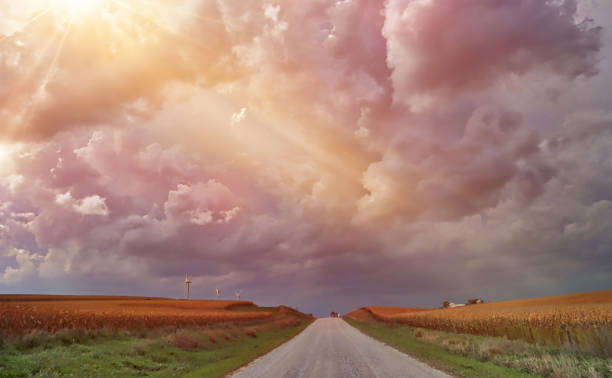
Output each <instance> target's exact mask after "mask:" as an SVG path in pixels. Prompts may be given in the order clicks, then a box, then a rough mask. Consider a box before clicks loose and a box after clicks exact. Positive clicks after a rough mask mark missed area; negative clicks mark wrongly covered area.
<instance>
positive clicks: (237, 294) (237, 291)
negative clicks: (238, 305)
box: [234, 290, 240, 301]
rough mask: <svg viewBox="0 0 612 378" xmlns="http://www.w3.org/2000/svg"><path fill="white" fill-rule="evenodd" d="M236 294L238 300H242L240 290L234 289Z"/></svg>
mask: <svg viewBox="0 0 612 378" xmlns="http://www.w3.org/2000/svg"><path fill="white" fill-rule="evenodd" d="M234 295H236V300H237V301H239V300H240V290H234Z"/></svg>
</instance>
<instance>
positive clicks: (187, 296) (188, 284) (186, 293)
mask: <svg viewBox="0 0 612 378" xmlns="http://www.w3.org/2000/svg"><path fill="white" fill-rule="evenodd" d="M190 285H191V280H190V279H189V277H188V276H187V273H185V299H189V286H190Z"/></svg>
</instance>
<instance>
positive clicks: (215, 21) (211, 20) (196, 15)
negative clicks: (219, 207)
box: [137, 0, 223, 25]
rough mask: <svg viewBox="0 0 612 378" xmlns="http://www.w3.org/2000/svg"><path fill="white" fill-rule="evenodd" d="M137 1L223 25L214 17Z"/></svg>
mask: <svg viewBox="0 0 612 378" xmlns="http://www.w3.org/2000/svg"><path fill="white" fill-rule="evenodd" d="M137 1H138V2H140V3H145V4H148V5H150V6H158V7H161V8H164V10H165V11H167V12H174V13H179V14H182V15H186V16H188V17H191V18H195V19H197V20H200V21H208V22H212V23H215V24H220V25H223V21H221V20H217V19H215V18H212V17H205V16H202V15H199V14H193V13H191V12H188V11H185V10H177V9H176V8H173V7H170V6H168V5H164V4H162V3H159V2H158V3H155V2H153V1H150V0H137Z"/></svg>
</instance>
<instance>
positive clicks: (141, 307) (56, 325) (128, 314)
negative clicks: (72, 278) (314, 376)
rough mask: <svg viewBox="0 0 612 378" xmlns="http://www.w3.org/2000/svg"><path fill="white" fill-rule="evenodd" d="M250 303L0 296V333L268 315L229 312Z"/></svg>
mask: <svg viewBox="0 0 612 378" xmlns="http://www.w3.org/2000/svg"><path fill="white" fill-rule="evenodd" d="M235 306H240V307H243V308H244V307H245V306H246V307H248V306H253V304H252V302H246V301H242V302H236V301H195V300H193V301H182V300H172V299H153V298H129V297H128V298H126V297H84V296H80V297H62V296H0V335H2V336H23V335H26V334H29V333H31V332H32V331H44V332H48V333H56V332H58V331H60V330H98V329H103V328H109V329H113V330H119V329H146V330H149V329H153V328H159V327H164V326H174V327H182V326H205V325H210V324H215V323H220V322H236V323H243V322H245V321H254V320H264V319H268V318H270V317H272V314H271V313H270V312H265V311H255V309H256V307H253V309H254V311H253V312H249V311H248V310H247V311H244V310H242V311H232V310H231V308H232V307H235Z"/></svg>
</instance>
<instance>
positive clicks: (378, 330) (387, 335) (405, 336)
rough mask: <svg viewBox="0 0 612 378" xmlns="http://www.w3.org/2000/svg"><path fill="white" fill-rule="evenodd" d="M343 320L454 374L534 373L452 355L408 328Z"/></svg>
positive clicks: (477, 375)
mask: <svg viewBox="0 0 612 378" xmlns="http://www.w3.org/2000/svg"><path fill="white" fill-rule="evenodd" d="M343 319H344V320H345V321H346V322H347V323H349V324H350V325H352V326H353V327H355V328H357V329H359V330H361V331H362V332H363V333H365V334H367V335H370V336H372V337H374V338H375V339H378V340H380V341H383V342H385V343H387V344H389V345H391V346H393V347H394V348H396V349H398V350H400V351H402V352H405V353H408V354H410V355H411V356H413V357H415V358H416V359H418V360H421V361H423V362H425V363H427V364H428V365H431V366H433V367H436V368H438V369H440V370H442V371H445V372H447V373H449V374H451V375H454V376H461V377H534V375H530V374H527V373H523V372H520V371H518V370H515V369H510V368H507V367H503V366H498V365H495V364H493V363H491V362H488V361H480V360H478V359H477V358H474V357H473V356H464V355H460V354H455V353H453V352H450V351H448V350H447V349H445V348H444V347H443V346H441V345H437V344H431V343H427V342H423V341H421V340H419V339H418V338H417V337H415V336H414V332H413V330H412V328H410V327H405V326H397V325H388V324H386V323H382V322H376V321H369V322H357V321H355V320H353V319H350V318H347V317H344V318H343Z"/></svg>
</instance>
